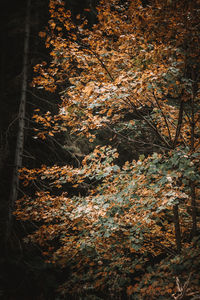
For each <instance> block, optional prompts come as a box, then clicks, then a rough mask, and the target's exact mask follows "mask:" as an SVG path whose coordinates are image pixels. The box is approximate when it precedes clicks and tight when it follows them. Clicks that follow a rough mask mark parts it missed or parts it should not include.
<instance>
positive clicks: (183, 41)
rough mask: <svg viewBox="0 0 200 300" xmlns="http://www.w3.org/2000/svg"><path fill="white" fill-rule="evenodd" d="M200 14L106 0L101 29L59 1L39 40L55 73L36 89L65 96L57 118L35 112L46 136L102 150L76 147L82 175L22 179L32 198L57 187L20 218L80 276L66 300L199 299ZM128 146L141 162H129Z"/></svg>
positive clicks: (23, 208)
mask: <svg viewBox="0 0 200 300" xmlns="http://www.w3.org/2000/svg"><path fill="white" fill-rule="evenodd" d="M199 9H200V8H199V1H198V0H195V1H179V0H178V1H167V0H166V1H160V2H159V1H156V0H152V1H149V3H148V5H147V4H146V5H144V3H142V1H140V0H137V1H127V2H122V1H119V0H111V1H105V0H102V1H100V3H99V5H98V6H97V8H96V10H97V12H98V14H97V20H98V22H97V24H94V25H93V27H92V29H89V28H88V26H87V20H86V19H84V17H83V16H81V15H77V16H76V20H74V19H73V18H72V17H71V13H70V11H66V10H65V8H64V3H62V2H61V1H56V0H50V4H49V11H50V15H51V17H50V20H49V26H48V28H47V29H46V31H44V32H40V33H39V35H40V37H42V38H44V39H45V43H46V47H47V48H49V49H50V55H51V62H50V63H49V64H47V63H46V62H43V63H42V64H39V65H37V66H35V72H36V76H35V78H34V80H33V86H34V87H36V88H43V89H45V90H47V91H51V92H54V91H55V90H56V89H57V90H58V91H59V93H60V100H61V103H60V107H59V113H58V114H57V115H52V114H51V113H50V112H49V111H48V112H46V114H42V113H40V111H39V109H38V110H36V111H35V114H34V116H33V118H34V120H35V122H36V124H37V128H36V134H37V137H38V138H42V139H45V138H46V136H47V135H50V136H54V135H56V134H57V133H58V132H63V133H64V134H66V135H67V136H68V137H70V139H71V141H73V143H72V144H73V145H77V144H76V142H77V140H80V139H83V141H87V143H88V144H90V147H89V151H86V152H87V153H84V152H81V151H80V152H77V151H74V148H70V149H71V152H72V155H73V156H74V157H75V160H76V162H75V163H74V164H72V165H62V166H59V165H53V166H45V165H43V166H41V168H40V169H31V170H30V169H27V168H25V167H24V168H22V169H21V171H20V178H21V179H22V180H23V183H24V186H25V187H26V186H30V185H31V184H32V183H37V181H40V182H44V183H45V185H44V187H45V188H44V189H43V190H41V189H37V190H36V193H35V196H33V195H32V194H31V195H28V189H27V195H26V196H24V197H23V198H22V199H20V200H18V202H17V209H16V212H15V215H16V216H17V218H19V219H21V220H24V221H27V220H31V221H34V222H36V223H38V227H37V229H36V230H35V231H34V232H32V233H31V234H29V236H28V237H26V242H27V243H29V242H32V243H38V244H39V245H40V247H41V251H43V254H44V256H45V257H46V260H47V261H48V262H49V263H55V264H57V265H58V266H60V267H67V268H69V270H70V277H69V278H68V279H67V280H66V282H65V283H63V285H62V286H60V288H59V291H60V292H61V293H62V294H64V295H66V294H72V295H73V296H75V295H76V296H79V297H82V296H83V297H84V295H93V296H95V295H96V297H97V296H98V297H102V299H104V298H105V297H107V298H106V299H108V297H109V298H110V299H112V298H113V299H116V295H117V297H119V299H120V297H124V294H123V293H126V295H127V297H129V299H156V298H159V299H167V298H169V297H173V298H174V299H183V297H185V296H188V295H190V296H193V295H197V294H198V290H199V283H200V277H199V273H198V271H197V270H198V268H199V267H200V266H199V261H198V256H199V241H198V236H197V233H198V226H199V219H198V198H199V193H200V186H199V179H200V174H199V153H200V149H199V148H200V147H199V146H200V144H199V134H200V132H199V125H200V124H199V123H200V118H199V104H200V103H199V100H200V98H199V97H200V94H199V84H200V78H199V72H198V70H199V66H200V53H199V35H198V34H199V26H200V23H199V12H200V10H199ZM101 135H103V138H100V136H101ZM119 145H122V146H121V147H123V146H124V147H127V145H128V151H129V152H130V153H131V151H132V149H137V151H138V153H137V156H135V155H134V157H132V158H131V159H129V160H127V161H125V163H124V162H123V163H122V159H121V156H122V154H121V153H120V149H121V148H120V147H119ZM145 149H148V151H145ZM68 150H69V147H68ZM79 150H80V149H79ZM66 187H67V189H68V190H69V191H70V192H69V191H68V193H67V192H66V191H65V188H66ZM29 190H30V189H29ZM77 191H78V192H77ZM192 257H193V258H192ZM155 258H157V260H156V259H155ZM192 259H193V260H194V261H195V262H196V266H194V264H193V265H192V264H191V261H192ZM154 262H157V264H155V263H154ZM180 276H181V279H182V280H183V282H185V285H184V287H183V286H182V285H181V284H180V281H179V277H180ZM176 292H178V296H177V294H176ZM178 297H179V298H178ZM181 297H182V298H181ZM96 299H99V298H96Z"/></svg>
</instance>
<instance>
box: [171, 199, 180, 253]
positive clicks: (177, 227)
mask: <svg viewBox="0 0 200 300" xmlns="http://www.w3.org/2000/svg"><path fill="white" fill-rule="evenodd" d="M173 214H174V227H175V239H176V249H177V252H178V253H180V252H181V229H180V222H179V210H178V204H176V205H174V206H173Z"/></svg>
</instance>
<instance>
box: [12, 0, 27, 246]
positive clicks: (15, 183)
mask: <svg viewBox="0 0 200 300" xmlns="http://www.w3.org/2000/svg"><path fill="white" fill-rule="evenodd" d="M30 8H31V0H27V8H26V20H25V38H24V53H23V54H24V59H23V69H22V87H21V98H20V105H19V113H18V132H17V140H16V150H15V159H14V168H13V176H12V183H11V190H10V197H9V203H8V220H7V232H6V242H7V241H8V239H9V237H10V234H11V230H12V223H13V209H14V206H15V202H16V200H17V196H18V187H19V177H18V171H19V169H20V168H21V167H22V155H23V149H24V131H25V112H26V90H27V78H28V49H29V39H30Z"/></svg>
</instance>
